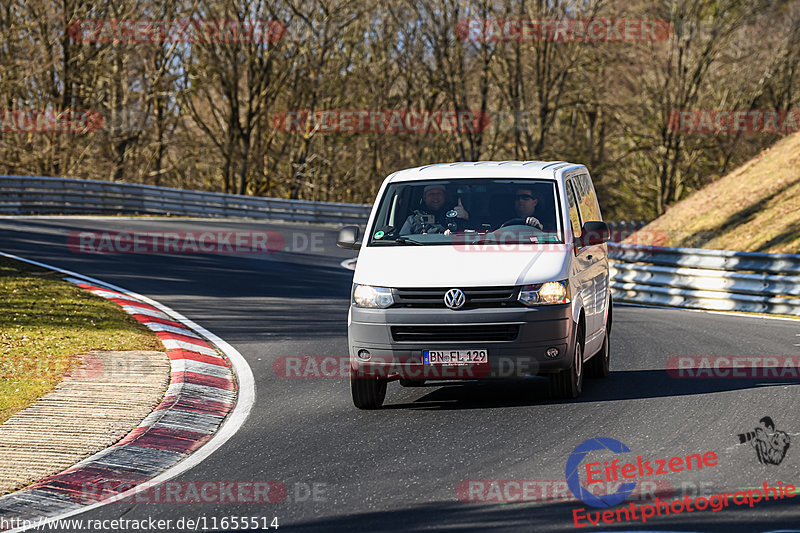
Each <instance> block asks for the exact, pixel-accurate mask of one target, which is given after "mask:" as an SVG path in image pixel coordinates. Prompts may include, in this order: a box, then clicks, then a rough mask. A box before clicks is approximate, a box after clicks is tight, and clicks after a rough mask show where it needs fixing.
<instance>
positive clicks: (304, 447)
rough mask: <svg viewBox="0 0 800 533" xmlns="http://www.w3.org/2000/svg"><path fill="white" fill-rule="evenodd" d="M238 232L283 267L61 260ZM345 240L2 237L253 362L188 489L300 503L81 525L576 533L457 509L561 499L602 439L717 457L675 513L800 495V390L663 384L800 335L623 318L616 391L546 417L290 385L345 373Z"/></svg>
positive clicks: (502, 514)
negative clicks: (245, 404)
mask: <svg viewBox="0 0 800 533" xmlns="http://www.w3.org/2000/svg"><path fill="white" fill-rule="evenodd" d="M231 229H236V230H257V231H271V232H277V233H274V234H272V235H273V236H277V235H278V234H280V236H281V237H282V238H283V240H284V242H285V244H286V247H287V248H288V249H289V250H288V251H282V252H276V253H269V254H230V253H224V254H192V253H184V254H176V253H136V254H133V253H128V254H123V253H102V254H86V253H76V252H75V250H70V249H69V247H68V246H67V237H68V235H69V234H70V233H71V232H74V231H78V230H108V231H142V232H143V231H150V232H160V231H167V230H169V231H193V232H199V231H201V230H212V231H216V230H231ZM270 239H271V240H272V237H270ZM334 240H335V230H334V229H331V228H320V227H311V226H291V225H284V224H264V223H256V222H231V221H217V222H215V221H197V220H181V219H154V220H144V219H142V220H124V219H108V218H106V219H82V218H61V219H34V218H31V219H23V218H18V219H8V218H5V219H0V250H2V251H5V252H9V253H14V254H18V255H21V256H24V257H27V258H31V259H35V260H38V261H42V262H46V263H50V264H53V265H56V266H59V267H62V268H66V269H71V270H75V271H77V272H80V273H83V274H86V275H89V276H95V277H97V278H99V279H102V280H104V281H107V282H110V283H114V284H118V285H120V286H122V287H124V288H127V289H130V290H132V291H135V292H138V293H141V294H144V295H146V296H149V297H151V298H154V299H156V300H158V301H160V302H162V303H164V304H166V305H168V306H170V307H172V308H173V309H175V310H176V311H179V312H180V313H182V314H183V315H185V316H186V317H188V318H190V319H192V320H194V321H195V322H197V323H198V324H200V325H202V326H204V327H205V328H207V329H209V330H210V331H213V332H214V333H216V334H217V335H219V336H220V337H222V338H223V339H225V340H227V341H228V342H229V343H230V344H232V345H233V346H234V347H235V348H236V349H237V350H239V352H241V353H242V355H243V356H244V357H245V358H246V360H247V361H248V363H249V364H250V366H251V367H252V369H253V373H254V375H255V380H256V404H255V406H254V408H253V410H252V413H251V415H250V417H249V419H248V420H247V422H246V423H245V425H244V427H243V428H242V429H241V430H240V431H239V432H238V433H237V434H236V436H235V437H234V438H233V439H231V440H230V441H228V443H227V444H225V445H224V446H223V447H222V448H221V449H220V450H218V451H217V452H215V453H214V454H213V455H211V456H210V457H209V458H208V459H207V460H206V461H204V462H203V463H201V464H200V465H199V466H197V467H195V468H193V469H191V470H190V471H188V472H187V473H185V474H183V475H182V476H180V477H179V478H178V480H179V481H195V482H202V481H239V482H255V481H265V480H274V481H280V482H281V483H283V484H284V485H285V486H286V487H287V489H288V496H287V498H286V499H285V500H283V501H282V502H280V503H275V504H253V503H223V504H209V503H195V504H179V503H138V504H136V503H118V504H111V505H107V506H105V507H102V508H99V509H95V510H93V511H89V512H86V513H83V514H81V515H79V516H77V517H76V518H81V519H85V520H88V519H92V520H94V519H114V518H125V519H129V520H134V519H137V520H141V519H147V518H154V519H172V520H173V524H174V523H175V521H176V520H177V519H179V518H181V517H184V518H199V517H206V521H205V526H206V527H207V528H208V530H219V531H225V530H229V529H226V528H223V527H221V523H220V520H221V519H222V518H223V517H230V516H245V517H266V518H267V521H268V522H271V521H272V518H273V517H278V522H279V524H280V530H288V531H295V530H297V531H339V530H345V531H346V530H355V531H417V530H426V529H440V530H445V529H446V530H449V531H466V530H470V531H473V530H474V531H478V530H484V529H487V530H488V529H491V530H507V531H537V532H538V531H568V530H573V529H574V528H575V526H574V523H573V510H574V509H577V508H580V507H585V506H583V505H578V503H576V502H564V501H545V502H528V503H496V502H480V501H477V502H464V501H460V500H459V498H458V497H457V487H458V486H459V483H461V482H462V481H465V480H537V481H546V480H556V481H560V482H563V481H564V478H565V474H564V468H565V462H566V460H567V457H568V456H569V455H570V453H571V452H572V450H573V448H575V447H576V446H577V445H578V444H580V443H581V442H583V441H585V440H587V439H591V438H594V437H599V436H602V437H611V438H614V439H617V440H619V441H621V442H623V443H625V444H627V445H628V446H629V447H630V449H631V450H632V453H631V454H626V455H624V456H623V455H620V456H619V457H622V458H626V460H632V461H635V456H636V455H641V456H642V457H643V458H645V459H653V460H655V459H660V458H669V457H673V456H686V455H690V454H694V453H701V454H702V453H705V452H707V451H713V452H715V453H716V454H717V456H718V464H717V465H716V466H713V467H707V468H704V469H702V470H696V469H695V470H692V471H684V472H680V473H669V474H666V475H661V476H657V477H658V479H659V480H660V481H663V482H664V483H665V484H666V485H671V486H672V487H673V489H674V491H676V493H677V495H679V496H682V495H683V494H688V495H703V494H708V495H710V494H717V493H724V492H732V491H734V490H736V489H739V488H742V487H760V486H761V484H762V483H764V482H766V483H768V484H770V485H775V484H777V482H778V481H781V482H783V483H784V484H787V483H796V484H798V485H800V476H798V473H799V472H800V409H798V408H799V407H800V389H798V388H797V384H798V380H797V379H788V380H785V381H778V380H763V379H745V378H740V379H676V378H674V377H671V376H670V375H668V373H667V372H665V370H664V368H665V365H666V363H667V360H668V359H669V358H670V357H672V356H678V355H684V356H685V355H691V356H705V355H709V356H733V355H740V356H758V357H762V356H800V347H798V346H796V345H795V344H797V343H800V337H798V336H797V335H798V334H799V333H800V324H799V323H798V322H792V321H779V320H768V319H763V318H759V317H734V316H727V315H721V314H711V313H697V312H689V311H684V310H672V309H656V308H644V307H629V306H621V305H618V306H617V307H616V308H615V322H614V331H613V335H612V363H611V367H612V374H611V376H610V377H609V378H607V379H605V380H591V381H587V382H585V386H584V394H583V396H582V398H580V399H579V400H576V401H558V402H556V401H551V400H549V399H548V398H547V384H546V381H545V380H543V379H541V378H530V379H525V380H518V381H513V382H460V383H455V382H454V383H447V384H441V383H440V384H433V383H430V382H429V383H428V384H427V385H426V386H424V387H422V388H416V389H414V388H402V387H400V386H399V384H398V383H391V384H390V385H389V392H388V394H387V398H386V403H385V408H384V409H381V410H378V411H369V412H367V411H359V410H357V409H355V408H354V407H353V406H352V404H351V401H350V397H349V391H348V385H347V381H346V380H345V379H337V378H327V379H325V378H323V379H315V378H307V379H299V378H285V377H280V376H277V375H276V373H275V372H274V370H273V362H274V361H275V360H276V358H280V357H286V356H346V354H347V346H346V344H347V324H346V322H347V308H348V297H349V291H350V283H351V279H352V273H351V272H350V271H347V270H344V269H342V268H341V267H340V266H339V263H340V262H341V261H342V260H343V259H345V258H348V257H352V256H353V253H352V252H347V251H343V250H339V249H337V248H336V247H335V245H334ZM272 242H274V241H272ZM764 416H770V417H772V419H773V420H774V421H775V424H776V426H777V429H780V430H783V431H785V432H787V433H788V434H789V435H790V437H791V438H792V439H793V442H792V445H791V446H790V447H789V449H788V451H787V453H786V457H785V458H784V460H783V461H782V462H781V463H780V464H778V465H762V464H760V463H759V462H758V461H757V459H756V454H755V451H754V449H753V447H752V446H750V445H749V444H739V439H738V438H737V434H739V433H745V432H747V431H752V430H753V429H754V428H755V427H756V426H758V423H759V420H760V419H761V418H762V417H764ZM597 453H599V452H597ZM597 457H599V459H598V460H600V461H602V460H610V459H611V458H612V457H613V456H611V455H609V454H605V455H598V456H597ZM545 486H550V487H552V484H550V485H545ZM663 486H664V485H659V487H661V488H663ZM314 487H315V488H316V493H315V494H314V493H313V491H312V495H309V494H308V490H307V489H309V488H312V489H313V488H314ZM562 489H563V487H562ZM797 501H800V499H797ZM590 510H594V508H590ZM600 510H601V511H602V509H600ZM214 518H216V520H217V527H216V528H214V527H213V525H214V522H213V520H214ZM792 527H800V508H798V506H797V504H796V503H795V499H784V500H781V501H778V502H767V503H763V502H762V503H758V504H756V505H755V506H754V507H753V508H750V507H747V506H745V507H735V508H725V509H723V510H721V511H719V512H712V511H710V510H707V511H703V512H692V513H689V512H684V513H681V514H670V515H669V516H657V517H654V518H652V519H650V520H648V522H647V523H646V524H642V523H641V522H638V521H632V522H628V523H623V524H622V525H601V526H592V527H589V528H586V530H591V531H600V530H602V531H606V530H620V529H624V530H649V531H655V530H658V531H720V532H726V533H727V532H739V531H741V532H757V531H769V530H775V529H780V528H792ZM197 529H202V527H199V528H197Z"/></svg>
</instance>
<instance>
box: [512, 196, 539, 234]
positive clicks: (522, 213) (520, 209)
mask: <svg viewBox="0 0 800 533" xmlns="http://www.w3.org/2000/svg"><path fill="white" fill-rule="evenodd" d="M538 203H539V199H538V198H536V196H535V195H534V194H533V189H529V188H525V187H518V188H517V192H516V193H515V195H514V211H515V212H516V213H517V217H518V218H521V219H523V220H525V222H524V223H525V224H526V225H528V226H533V227H535V228H539V229H540V230H544V226H543V225H542V223H541V222H539V219H538V218H536V217H534V216H533V213H534V211H536V205H537V204H538Z"/></svg>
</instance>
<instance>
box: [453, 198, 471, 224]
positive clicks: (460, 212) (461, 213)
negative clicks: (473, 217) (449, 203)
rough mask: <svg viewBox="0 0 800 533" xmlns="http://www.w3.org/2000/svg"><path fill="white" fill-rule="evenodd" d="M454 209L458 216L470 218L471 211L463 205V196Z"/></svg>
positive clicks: (465, 218)
mask: <svg viewBox="0 0 800 533" xmlns="http://www.w3.org/2000/svg"><path fill="white" fill-rule="evenodd" d="M453 211H455V212H456V218H463V219H464V220H469V211H467V210H466V209H464V206H463V205H461V198H459V199H458V205H457V206H455V207H454V208H453Z"/></svg>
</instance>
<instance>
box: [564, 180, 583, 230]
mask: <svg viewBox="0 0 800 533" xmlns="http://www.w3.org/2000/svg"><path fill="white" fill-rule="evenodd" d="M573 185H575V184H574V183H573V180H569V181H567V204H568V205H569V225H570V227H571V228H572V235H573V236H575V237H578V236H580V234H581V219H580V215H579V214H578V201H577V199H576V198H575V190H574V187H573Z"/></svg>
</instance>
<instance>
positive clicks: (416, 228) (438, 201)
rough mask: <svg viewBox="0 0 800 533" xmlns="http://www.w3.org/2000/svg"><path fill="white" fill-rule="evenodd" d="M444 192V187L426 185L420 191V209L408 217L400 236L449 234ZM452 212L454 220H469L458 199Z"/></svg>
mask: <svg viewBox="0 0 800 533" xmlns="http://www.w3.org/2000/svg"><path fill="white" fill-rule="evenodd" d="M444 190H445V189H444V185H428V186H426V187H425V188H424V189H423V190H422V208H421V209H418V210H416V211H414V213H412V214H411V215H409V217H408V218H407V219H406V221H405V223H404V224H403V227H402V228H400V235H408V234H414V233H415V234H419V233H449V230H448V228H447V226H448V218H447V212H448V210H447V209H445V208H444V202H445V193H444ZM452 210H453V211H455V212H456V216H455V217H454V218H458V219H461V220H463V221H466V220H469V213H468V212H467V210H466V209H464V206H463V205H461V198H459V199H458V205H456V206H455V207H454V208H453V209H452Z"/></svg>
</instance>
